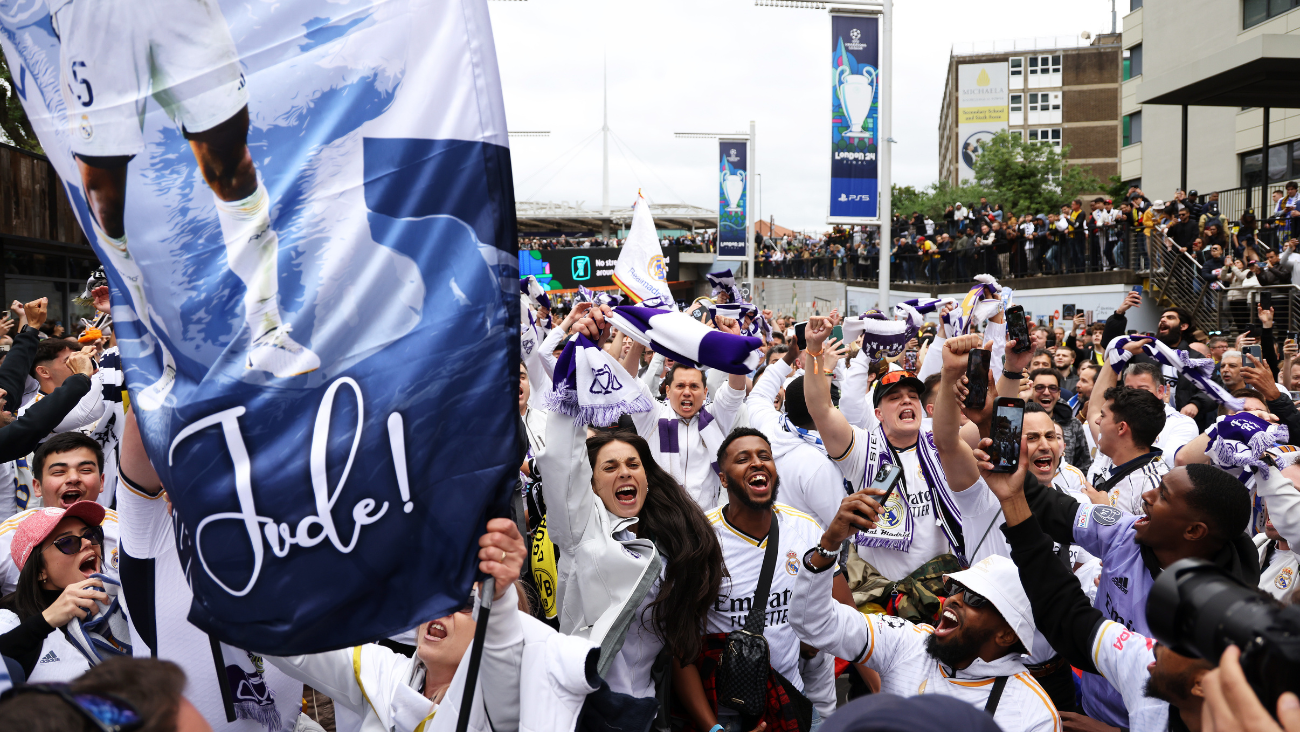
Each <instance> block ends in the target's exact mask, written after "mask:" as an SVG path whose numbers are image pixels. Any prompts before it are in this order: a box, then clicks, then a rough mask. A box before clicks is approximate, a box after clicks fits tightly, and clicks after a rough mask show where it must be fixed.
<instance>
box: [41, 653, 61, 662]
mask: <svg viewBox="0 0 1300 732" xmlns="http://www.w3.org/2000/svg"><path fill="white" fill-rule="evenodd" d="M58 662H59V657H58V656H56V655H54V651H50V652H49V653H47V654H45V657H44V658H42V659H41V660H40V663H58Z"/></svg>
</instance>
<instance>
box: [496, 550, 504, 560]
mask: <svg viewBox="0 0 1300 732" xmlns="http://www.w3.org/2000/svg"><path fill="white" fill-rule="evenodd" d="M505 560H506V550H505V549H502V550H501V558H500V559H498V560H497V561H498V562H504V561H505Z"/></svg>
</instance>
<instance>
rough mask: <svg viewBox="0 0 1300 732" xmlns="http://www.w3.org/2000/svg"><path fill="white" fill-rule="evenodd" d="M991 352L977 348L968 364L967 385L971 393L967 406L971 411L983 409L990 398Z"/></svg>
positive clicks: (967, 397)
mask: <svg viewBox="0 0 1300 732" xmlns="http://www.w3.org/2000/svg"><path fill="white" fill-rule="evenodd" d="M991 355H992V352H991V351H987V350H985V349H983V348H976V349H973V350H972V351H971V352H970V360H969V361H967V362H966V379H967V380H968V381H969V383H968V384H967V385H966V387H967V388H968V389H970V393H968V394H967V395H966V406H967V407H969V408H970V409H983V408H984V403H985V402H986V401H987V400H988V398H989V359H990V357H991Z"/></svg>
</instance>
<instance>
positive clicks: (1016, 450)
mask: <svg viewBox="0 0 1300 732" xmlns="http://www.w3.org/2000/svg"><path fill="white" fill-rule="evenodd" d="M1024 422H1025V400H1024V399H1015V398H1013V397H998V400H997V402H996V403H995V405H994V412H993V429H992V430H991V431H990V433H989V437H990V438H992V439H993V444H992V445H991V446H990V450H991V451H990V453H989V458H990V460H991V462H992V463H993V472H995V473H1014V472H1016V469H1017V468H1019V467H1020V430H1021V427H1022V425H1023V424H1024Z"/></svg>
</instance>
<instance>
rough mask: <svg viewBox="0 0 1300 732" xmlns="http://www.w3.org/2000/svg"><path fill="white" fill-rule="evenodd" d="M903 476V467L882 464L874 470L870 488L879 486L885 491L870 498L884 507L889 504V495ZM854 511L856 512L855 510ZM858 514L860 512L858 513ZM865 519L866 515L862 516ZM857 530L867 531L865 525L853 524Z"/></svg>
mask: <svg viewBox="0 0 1300 732" xmlns="http://www.w3.org/2000/svg"><path fill="white" fill-rule="evenodd" d="M902 477H903V469H902V468H900V467H899V466H897V465H882V466H880V470H877V471H876V477H875V480H872V481H871V485H870V486H869V487H871V488H880V489H882V490H884V491H885V492H884V493H883V494H882V495H879V496H872V497H871V499H872V500H874V501H875V502H876V503H879V504H880V507H881V508H882V509H884V508H885V507H886V506H887V505H888V504H889V497H890V496H891V495H893V493H894V489H895V488H897V487H898V481H899V480H901V479H902ZM854 513H857V512H856V511H855V512H854ZM858 516H862V514H860V513H858ZM862 518H863V519H864V520H865V519H866V518H867V517H866V516H862ZM854 527H855V528H857V529H858V530H859V531H868V530H869V529H867V527H865V526H859V525H858V524H854Z"/></svg>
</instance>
